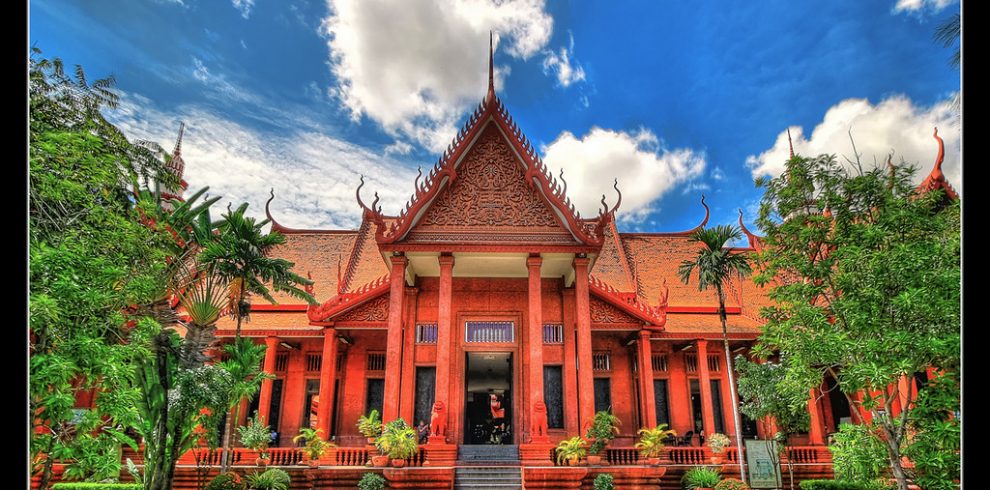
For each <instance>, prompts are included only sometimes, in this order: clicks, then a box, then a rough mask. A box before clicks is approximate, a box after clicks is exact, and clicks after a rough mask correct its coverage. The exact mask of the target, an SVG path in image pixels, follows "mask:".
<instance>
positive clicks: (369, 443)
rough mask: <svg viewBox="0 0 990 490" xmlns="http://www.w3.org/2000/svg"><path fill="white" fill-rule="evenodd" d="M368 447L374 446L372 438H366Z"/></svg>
mask: <svg viewBox="0 0 990 490" xmlns="http://www.w3.org/2000/svg"><path fill="white" fill-rule="evenodd" d="M368 445H369V446H374V445H375V438H374V437H369V438H368Z"/></svg>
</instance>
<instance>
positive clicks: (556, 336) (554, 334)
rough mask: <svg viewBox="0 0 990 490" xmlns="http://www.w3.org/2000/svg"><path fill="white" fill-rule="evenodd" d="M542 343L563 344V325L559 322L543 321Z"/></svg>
mask: <svg viewBox="0 0 990 490" xmlns="http://www.w3.org/2000/svg"><path fill="white" fill-rule="evenodd" d="M543 343H544V344H563V343H564V326H563V325H561V324H559V323H545V324H544V325H543Z"/></svg>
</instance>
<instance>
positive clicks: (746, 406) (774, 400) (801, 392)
mask: <svg viewBox="0 0 990 490" xmlns="http://www.w3.org/2000/svg"><path fill="white" fill-rule="evenodd" d="M736 371H738V372H739V398H740V399H741V400H742V403H741V404H740V405H739V410H740V411H742V413H744V414H746V415H747V416H748V417H749V418H751V419H753V420H763V421H768V420H772V421H773V424H774V425H775V426H776V427H777V431H776V433H775V434H773V435H772V436H771V437H772V439H771V440H774V441H776V442H777V454H773V451H771V452H770V454H771V456H772V457H776V458H777V462H779V461H780V456H781V455H783V454H787V438H788V437H789V436H791V435H794V434H797V433H799V432H805V431H807V430H808V422H809V418H810V417H809V415H808V390H806V389H805V388H804V386H803V385H802V384H800V383H794V382H792V381H791V380H789V379H788V378H787V371H786V370H785V369H784V368H783V367H782V366H781V365H780V363H777V362H762V363H760V362H752V361H749V360H747V359H746V358H744V357H742V356H739V357H737V358H736ZM767 444H768V445H769V444H770V443H769V442H768V443H767ZM775 464H776V463H775ZM787 473H788V475H789V476H790V481H791V488H794V466H793V465H792V464H791V459H790V458H787ZM778 483H780V482H778Z"/></svg>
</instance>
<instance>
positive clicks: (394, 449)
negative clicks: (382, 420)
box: [375, 418, 419, 459]
mask: <svg viewBox="0 0 990 490" xmlns="http://www.w3.org/2000/svg"><path fill="white" fill-rule="evenodd" d="M418 442H419V436H418V435H417V434H416V429H413V428H412V427H409V426H408V425H407V424H406V421H405V420H404V419H402V418H398V419H395V420H393V421H391V422H389V423H387V424H385V428H384V429H382V434H381V435H380V436H379V437H378V439H376V440H375V446H377V447H378V451H379V452H380V453H382V454H386V455H388V457H390V458H392V459H405V458H410V457H412V456H415V455H416V452H417V451H419V444H418Z"/></svg>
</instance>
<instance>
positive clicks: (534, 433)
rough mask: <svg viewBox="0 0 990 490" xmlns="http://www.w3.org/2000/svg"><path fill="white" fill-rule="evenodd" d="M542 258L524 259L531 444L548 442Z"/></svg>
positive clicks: (536, 256)
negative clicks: (525, 269) (527, 312)
mask: <svg viewBox="0 0 990 490" xmlns="http://www.w3.org/2000/svg"><path fill="white" fill-rule="evenodd" d="M542 265H543V258H542V257H540V256H539V255H531V256H530V257H529V258H527V259H526V268H527V269H528V270H529V283H528V285H529V287H528V292H529V306H528V309H529V322H528V323H529V326H528V327H529V328H528V329H527V331H528V340H529V342H528V343H529V358H528V359H527V361H528V363H529V366H528V367H529V380H528V383H527V384H528V385H529V403H530V406H529V407H528V412H529V415H530V417H529V420H530V423H529V439H530V442H532V443H549V442H550V437H549V436H548V435H547V406H546V404H545V403H544V402H543V285H542V282H541V280H540V266H542Z"/></svg>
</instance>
